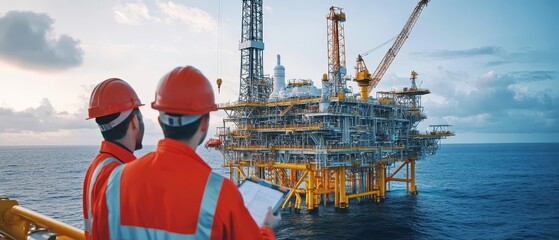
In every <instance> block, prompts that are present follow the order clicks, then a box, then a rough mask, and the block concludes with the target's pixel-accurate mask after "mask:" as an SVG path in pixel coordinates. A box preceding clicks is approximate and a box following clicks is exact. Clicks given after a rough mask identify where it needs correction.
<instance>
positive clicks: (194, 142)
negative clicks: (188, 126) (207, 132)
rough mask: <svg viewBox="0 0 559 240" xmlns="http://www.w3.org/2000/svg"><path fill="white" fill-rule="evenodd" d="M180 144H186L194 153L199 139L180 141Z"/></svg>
mask: <svg viewBox="0 0 559 240" xmlns="http://www.w3.org/2000/svg"><path fill="white" fill-rule="evenodd" d="M180 141H181V142H182V143H184V144H186V145H187V146H189V147H190V148H192V150H194V151H196V148H197V147H198V145H199V144H198V143H199V141H200V140H199V139H198V138H196V139H195V138H194V137H192V138H190V139H189V140H188V141H187V140H180Z"/></svg>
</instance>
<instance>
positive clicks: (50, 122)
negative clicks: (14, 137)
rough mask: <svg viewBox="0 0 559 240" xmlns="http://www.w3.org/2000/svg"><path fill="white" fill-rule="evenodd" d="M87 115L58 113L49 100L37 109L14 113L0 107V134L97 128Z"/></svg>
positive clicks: (43, 101)
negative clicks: (88, 119)
mask: <svg viewBox="0 0 559 240" xmlns="http://www.w3.org/2000/svg"><path fill="white" fill-rule="evenodd" d="M85 116H86V115H85V113H78V114H69V113H68V112H58V111H56V110H55V109H54V107H53V106H52V104H51V103H50V101H49V100H48V99H47V98H44V99H43V100H42V101H41V104H40V105H39V106H38V107H36V108H27V109H25V110H22V111H14V110H12V109H9V108H2V107H0V133H22V132H36V133H41V132H56V131H59V130H71V129H86V128H95V126H96V125H95V123H91V122H88V121H86V120H85Z"/></svg>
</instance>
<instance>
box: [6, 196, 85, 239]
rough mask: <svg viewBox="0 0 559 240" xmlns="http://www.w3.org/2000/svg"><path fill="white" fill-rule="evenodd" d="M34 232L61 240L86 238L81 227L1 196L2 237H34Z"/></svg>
mask: <svg viewBox="0 0 559 240" xmlns="http://www.w3.org/2000/svg"><path fill="white" fill-rule="evenodd" d="M33 232H37V233H39V232H40V233H41V235H42V236H48V235H52V237H54V236H55V237H56V239H61V240H65V239H85V235H84V231H83V230H81V229H78V228H75V227H73V226H70V225H68V224H66V223H63V222H60V221H57V220H54V219H52V218H49V217H47V216H44V215H41V214H39V213H36V212H34V211H31V210H29V209H26V208H23V207H20V206H18V202H17V201H16V200H10V199H9V198H6V197H0V239H5V238H6V239H28V237H29V239H33V238H31V235H32V233H33ZM52 237H49V238H48V239H51V238H52ZM44 239H47V238H44ZM52 239H54V238H52Z"/></svg>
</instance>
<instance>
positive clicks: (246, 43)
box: [239, 0, 270, 102]
mask: <svg viewBox="0 0 559 240" xmlns="http://www.w3.org/2000/svg"><path fill="white" fill-rule="evenodd" d="M262 20H263V19H262V0H243V14H242V27H241V43H240V44H239V49H240V50H241V86H240V92H239V101H240V102H261V101H264V100H266V99H268V96H269V95H270V81H269V79H266V78H264V74H263V59H262V58H263V51H264V42H263V40H262V29H263V26H262V25H263V22H262Z"/></svg>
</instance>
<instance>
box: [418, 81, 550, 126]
mask: <svg viewBox="0 0 559 240" xmlns="http://www.w3.org/2000/svg"><path fill="white" fill-rule="evenodd" d="M456 76H459V75H456V74H452V73H448V75H447V76H444V77H443V78H445V79H453V78H454V80H455V82H465V83H467V84H468V85H469V86H470V89H468V90H465V89H464V88H462V87H457V86H454V87H452V84H454V83H443V84H441V85H443V86H437V87H436V88H440V89H438V90H435V89H432V90H433V91H432V92H433V93H434V94H437V95H442V99H445V100H444V101H441V102H434V103H428V102H425V109H426V110H427V111H428V113H427V115H428V116H429V117H435V118H437V120H442V121H443V123H450V124H453V125H454V126H455V128H456V129H457V130H462V131H476V132H486V133H550V132H552V133H559V108H557V106H556V105H557V103H559V94H558V92H557V90H556V89H557V87H559V86H558V85H559V84H557V83H556V82H557V81H558V80H559V72H556V71H518V72H511V73H508V74H496V73H495V72H493V71H489V72H487V73H485V74H483V75H482V76H480V77H478V78H477V79H475V80H469V79H467V76H465V77H464V76H462V77H458V78H460V79H457V77H456ZM447 82H448V81H447ZM550 83H551V84H550ZM445 85H447V86H445ZM532 85H537V86H540V87H539V88H536V87H533V86H532ZM441 90H442V91H441Z"/></svg>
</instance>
